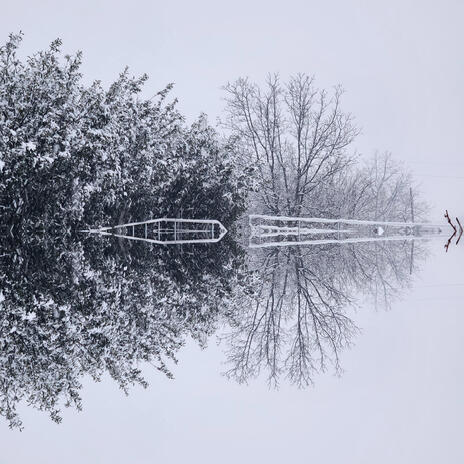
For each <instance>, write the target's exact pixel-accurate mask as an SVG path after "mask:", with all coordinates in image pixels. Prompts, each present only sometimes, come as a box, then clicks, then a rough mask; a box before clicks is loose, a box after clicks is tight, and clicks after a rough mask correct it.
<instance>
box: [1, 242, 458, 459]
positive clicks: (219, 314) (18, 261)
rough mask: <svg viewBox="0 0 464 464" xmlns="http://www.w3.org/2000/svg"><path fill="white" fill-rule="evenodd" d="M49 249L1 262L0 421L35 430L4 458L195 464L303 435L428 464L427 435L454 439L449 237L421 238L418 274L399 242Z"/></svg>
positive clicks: (258, 454) (266, 449) (334, 452)
mask: <svg viewBox="0 0 464 464" xmlns="http://www.w3.org/2000/svg"><path fill="white" fill-rule="evenodd" d="M43 245H44V246H43V247H42V248H40V247H37V248H35V249H34V250H22V253H18V254H16V258H11V257H9V258H6V257H4V258H3V263H4V266H3V268H2V272H3V281H2V282H3V286H2V300H3V301H2V305H3V308H4V312H3V313H2V327H3V331H2V346H3V356H2V366H1V368H2V408H3V409H2V413H3V415H4V416H6V422H7V423H8V421H9V422H10V423H11V424H12V425H13V426H19V425H22V426H24V431H23V432H22V433H19V432H10V437H11V438H10V440H9V444H8V446H7V451H6V459H7V460H6V462H24V461H25V460H26V456H28V453H29V452H30V450H29V447H28V448H27V449H24V447H21V446H20V443H24V440H25V439H26V440H27V442H28V443H29V446H30V447H31V448H36V447H39V449H40V453H39V456H38V460H36V462H48V461H47V459H48V456H49V452H50V450H53V453H56V454H57V457H58V456H60V458H62V459H66V460H67V461H71V462H82V460H94V459H96V457H97V458H98V456H100V459H102V460H103V459H105V460H109V461H112V462H125V461H127V460H131V459H133V460H135V462H153V460H155V461H156V460H158V459H162V460H163V461H165V460H169V459H174V458H172V456H174V457H175V460H176V461H180V460H184V459H190V458H191V457H192V456H194V461H193V462H197V460H199V459H200V456H202V455H203V453H205V446H206V443H208V446H207V449H208V450H209V452H210V453H211V456H217V457H219V456H221V460H223V461H225V462H237V461H239V460H240V459H241V456H243V454H244V453H247V454H248V456H249V458H250V459H256V460H260V459H262V457H263V456H264V458H265V459H275V458H276V456H278V457H279V459H282V460H283V459H289V458H292V457H293V458H296V457H298V456H301V455H302V454H301V453H302V450H301V444H302V443H304V442H305V441H307V440H309V438H308V437H311V440H310V442H311V447H310V449H308V450H307V456H308V459H309V458H317V459H324V457H327V456H329V457H330V460H332V459H333V460H336V459H338V458H340V456H341V453H342V450H343V448H344V447H346V446H350V447H354V452H353V453H351V455H352V456H356V449H359V450H361V449H362V450H364V451H363V455H365V453H366V450H365V448H366V447H368V448H369V447H372V448H374V447H375V448H376V449H385V453H384V457H383V459H384V461H382V460H380V462H388V447H387V444H388V443H390V442H391V441H394V442H395V443H396V445H395V446H403V447H404V449H405V453H409V454H408V456H410V458H411V460H412V461H418V459H420V458H421V454H420V453H421V451H420V447H419V443H420V442H421V440H422V436H423V434H424V433H425V431H424V428H427V433H430V427H432V430H433V433H434V434H438V435H439V436H442V437H443V436H445V435H446V436H449V434H454V435H455V434H457V433H458V430H459V420H460V419H459V418H460V417H461V416H462V414H461V413H462V408H461V407H460V406H458V404H459V402H458V401H457V398H458V396H457V395H458V387H459V385H462V374H463V371H462V368H461V363H460V360H459V359H458V353H459V352H460V350H461V349H462V337H460V334H459V333H458V331H459V325H460V322H462V315H461V311H460V310H459V308H460V304H459V301H460V299H461V297H462V295H463V293H462V292H463V282H462V277H461V275H460V273H459V266H460V264H459V262H460V258H461V257H462V252H461V253H460V252H459V249H457V248H456V249H452V250H450V253H448V254H447V255H445V254H444V253H443V251H442V246H443V244H442V243H441V241H440V239H438V241H437V240H435V241H432V242H431V243H428V242H427V243H424V242H420V243H416V244H415V249H414V262H413V264H412V266H413V267H412V268H411V244H410V242H405V241H404V242H403V241H401V242H391V243H389V242H383V243H374V244H372V243H367V244H356V245H330V246H316V247H287V248H279V247H274V248H269V249H254V250H250V249H247V248H246V247H245V246H243V245H242V244H240V242H239V243H237V242H235V241H234V240H232V238H231V237H229V238H227V239H224V241H223V242H221V243H219V244H216V245H200V246H198V245H197V246H193V245H191V246H185V245H184V246H182V247H176V248H171V249H166V248H164V249H160V248H156V247H152V246H150V245H146V244H134V245H132V246H127V245H124V247H126V248H125V249H124V250H122V249H121V243H120V242H119V244H118V243H116V241H115V239H112V238H99V237H91V238H88V239H86V240H85V241H84V242H76V243H74V244H73V246H72V247H68V248H67V249H66V250H63V249H60V248H59V247H58V246H56V244H53V246H49V247H47V246H48V244H47V242H45V241H44V242H43ZM428 250H430V251H428ZM451 251H452V252H451ZM427 256H428V259H427V260H426V259H425V258H426V257H427ZM220 263H221V264H220ZM222 263H225V264H222ZM420 268H421V270H420ZM411 270H412V273H411ZM5 309H6V310H5ZM443 359H446V363H444V362H443V361H442V360H443ZM96 381H98V382H96ZM140 385H142V386H147V385H148V386H147V388H146V389H144V388H141V386H140ZM121 388H122V390H123V391H126V392H127V393H129V396H128V397H126V396H125V395H124V393H123V391H121ZM66 402H67V403H69V405H70V406H71V408H69V409H67V408H66V407H63V406H64V405H65V404H66ZM26 404H29V406H26ZM76 408H77V409H80V408H82V412H77V411H76ZM37 409H42V410H43V411H42V412H37ZM48 415H51V417H52V419H54V420H55V421H60V420H61V418H63V421H62V422H61V424H60V425H58V426H57V425H56V424H55V423H54V422H53V421H51V420H50V419H49V418H48V417H47V416H48ZM393 424H394V426H393ZM4 426H6V424H4ZM102 430H104V434H103V433H101V431H102ZM374 431H375V434H374ZM379 431H381V432H382V433H381V434H379ZM70 433H71V434H76V437H79V438H78V439H77V440H78V441H79V442H80V443H81V445H79V452H78V453H76V455H75V456H73V457H70V456H69V455H67V453H68V448H67V446H64V445H63V446H61V445H60V442H61V439H60V436H65V435H67V434H70ZM177 433H179V434H181V435H182V436H183V437H184V438H183V446H182V447H179V446H177V445H176V441H175V436H176V434H177ZM405 434H406V435H407V442H405V440H406V438H405ZM26 437H28V438H26ZM100 440H102V441H101V442H100ZM108 440H109V441H108ZM334 440H335V441H336V443H337V446H336V447H335V446H334ZM375 440H377V443H374V441H375ZM97 442H98V445H97ZM110 442H111V443H112V445H111V447H109V446H108V444H109V443H110ZM118 443H119V444H118ZM122 443H124V446H123V445H122ZM128 444H130V446H127V445H128ZM292 444H293V446H292ZM411 444H417V446H418V448H417V449H416V448H412V447H411ZM95 450H99V451H97V454H95ZM98 453H101V455H99V454H98ZM450 453H451V451H450ZM453 453H454V454H453V456H456V454H455V450H454V451H453ZM65 455H66V457H65ZM445 455H446V451H445ZM36 458H37V456H36ZM441 458H443V456H441ZM73 459H74V460H73ZM437 459H439V456H437ZM272 462H274V461H272ZM350 462H355V461H350ZM451 462H455V461H451Z"/></svg>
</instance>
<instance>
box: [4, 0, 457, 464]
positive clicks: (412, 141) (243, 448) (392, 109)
mask: <svg viewBox="0 0 464 464" xmlns="http://www.w3.org/2000/svg"><path fill="white" fill-rule="evenodd" d="M0 1H1V8H0V40H1V41H2V42H4V41H5V40H6V38H7V35H8V33H9V32H15V31H18V30H22V31H23V32H24V33H25V40H24V43H23V50H24V53H25V54H31V53H33V52H34V51H36V50H39V49H42V48H44V47H46V46H47V45H48V44H49V43H50V42H51V41H52V40H53V39H55V38H56V37H60V38H62V39H63V42H64V44H63V50H64V51H65V52H67V53H72V52H74V51H75V50H78V49H80V50H82V51H83V52H84V66H83V72H84V75H85V77H86V79H89V80H93V79H101V80H102V81H103V82H104V83H109V82H111V81H112V80H113V79H114V78H115V77H116V76H117V75H118V73H119V72H120V71H121V70H122V69H123V68H124V66H125V65H129V67H130V68H131V70H132V71H133V73H134V74H141V73H143V72H147V73H148V74H149V75H150V80H149V82H148V86H147V90H146V92H147V94H153V93H155V92H156V91H157V90H159V89H160V88H161V87H162V86H164V85H165V84H166V83H168V82H175V84H176V87H175V95H176V96H178V97H179V99H180V108H181V110H182V111H183V112H184V113H185V114H186V115H187V116H188V118H189V119H190V120H191V119H193V118H194V117H195V116H196V115H198V114H199V113H200V112H202V111H203V112H206V113H207V114H208V115H210V121H211V122H213V123H214V121H215V118H216V117H217V116H220V113H221V110H222V107H223V102H222V101H221V98H222V92H221V89H220V87H221V86H222V85H224V84H225V83H226V82H227V81H228V80H233V79H235V78H236V77H238V76H249V77H250V78H252V79H255V80H262V79H263V78H264V76H265V74H266V73H267V72H280V73H281V75H282V77H284V78H285V77H286V76H288V75H290V74H293V73H296V72H299V71H301V72H307V73H309V74H315V75H316V78H317V83H318V84H319V85H320V86H321V87H330V86H332V85H334V84H337V83H340V84H342V85H343V86H344V88H345V89H346V90H347V94H346V97H345V109H346V110H349V111H350V112H352V113H353V114H354V115H355V116H356V118H357V120H358V123H359V124H360V125H361V126H362V128H363V134H362V135H361V136H360V137H359V139H358V141H357V142H356V146H355V148H356V149H357V150H358V151H360V152H361V153H363V154H366V155H369V154H372V153H374V151H375V150H379V151H384V150H388V151H391V152H392V153H393V155H394V156H395V157H397V158H399V159H402V160H404V162H405V163H406V165H408V166H409V167H410V168H412V169H413V170H414V171H415V172H416V174H417V175H418V176H417V179H418V180H419V181H420V182H421V183H422V189H423V192H424V195H425V197H426V198H427V199H428V200H429V201H430V202H432V203H433V204H434V210H433V214H434V216H435V218H440V216H441V215H442V214H443V210H444V209H445V208H447V209H449V211H450V213H451V214H452V215H460V216H464V206H463V201H462V192H463V187H464V172H463V171H464V170H463V161H462V159H463V157H462V155H463V153H462V144H461V139H462V126H463V121H464V117H463V116H464V92H463V90H462V83H463V82H464V61H463V53H462V44H463V42H464V40H463V39H464V32H463V27H462V24H463V20H464V2H462V1H458V0H456V1H451V0H442V1H441V2H437V1H427V0H422V1H421V0H415V1H405V0H403V1H398V0H390V1H389V2H380V1H367V0H366V1H360V0H358V1H356V0H345V1H341V0H340V1H330V0H328V1H326V2H321V1H310V0H307V1H301V2H297V1H292V0H287V1H285V2H273V1H266V2H264V1H262V2H261V1H259V2H258V1H257V2H253V1H251V0H248V1H241V0H238V1H235V2H221V1H219V0H216V1H199V0H197V1H194V2H193V1H192V2H188V1H181V0H178V1H176V2H167V1H164V2H159V1H137V0H133V1H130V2H127V1H125V2H122V1H119V0H114V1H95V0H94V1H89V0H81V1H79V2H77V1H76V2H66V1H49V0H48V1H47V0H42V1H40V2H35V1H32V0H30V1H18V0H17V1H15V2H12V1H6V0H0ZM463 245H464V244H463ZM463 249H464V246H461V247H460V248H459V247H458V248H452V249H450V251H449V253H448V254H447V255H445V254H444V253H443V250H442V244H441V243H437V244H436V245H434V246H433V250H434V256H432V257H431V258H430V260H429V261H428V263H427V265H426V268H425V269H424V272H423V273H422V274H421V276H420V281H419V282H418V283H417V288H416V289H414V290H413V291H412V292H411V293H409V294H408V295H407V296H406V298H405V299H404V300H403V301H402V302H401V303H398V304H395V305H394V307H393V309H392V310H391V311H389V312H387V313H385V312H375V311H372V310H368V309H365V310H363V311H361V312H360V313H359V315H358V317H357V321H358V323H359V324H361V325H362V327H363V329H364V330H363V334H362V335H361V336H359V337H358V339H357V341H356V346H355V347H354V348H353V349H352V350H350V351H349V352H345V353H344V355H343V359H342V361H343V365H344V367H345V369H346V371H347V372H346V373H345V375H344V376H343V377H342V378H340V379H338V378H333V377H331V376H323V377H320V378H318V379H316V381H317V383H316V387H315V388H314V389H312V390H305V391H297V390H295V389H292V388H289V387H287V386H283V387H282V389H281V390H280V391H279V392H269V391H268V390H267V389H266V388H265V386H263V385H261V384H260V383H252V384H251V385H250V386H248V387H240V386H237V385H235V384H233V383H232V382H228V381H226V380H225V379H224V378H222V377H220V376H219V375H218V372H220V371H221V365H220V363H221V362H222V359H223V356H222V353H221V351H220V349H218V348H216V347H215V344H214V342H213V343H212V344H211V345H212V346H211V348H210V349H208V350H206V351H203V352H201V351H200V350H199V349H198V348H196V347H194V346H188V347H187V348H186V349H185V350H184V351H183V353H182V354H181V356H180V363H179V366H178V368H177V369H176V380H175V381H174V382H169V381H167V380H166V379H163V378H162V377H161V376H159V375H156V374H154V373H151V372H150V371H147V377H148V378H149V380H150V381H151V387H150V388H149V389H148V390H145V391H143V390H141V389H135V390H134V391H133V393H132V394H131V395H130V397H129V398H125V397H124V396H123V394H122V393H121V392H120V391H118V390H117V388H116V386H115V385H114V384H113V383H112V382H111V381H105V382H103V383H101V384H92V383H88V384H87V383H86V386H85V390H84V392H83V399H84V411H83V412H82V413H79V414H77V413H75V412H74V411H70V412H69V413H66V415H65V418H64V422H63V424H61V425H60V426H56V425H54V424H52V423H51V422H50V421H49V419H48V417H46V416H45V415H43V414H40V413H37V412H34V411H32V410H30V409H24V412H23V418H24V422H25V425H26V430H25V431H24V432H23V433H19V432H12V431H9V430H8V428H7V426H6V423H0V450H1V451H0V462H5V463H8V464H15V463H29V462H34V463H47V464H52V463H61V462H66V463H68V464H69V463H81V462H89V463H90V462H97V463H112V464H113V463H128V462H133V463H152V462H169V463H181V462H182V463H185V462H189V463H197V462H202V463H216V462H221V463H235V462H240V463H258V462H259V463H261V462H266V463H274V462H276V463H277V462H318V463H326V462H327V463H339V462H343V463H344V464H351V463H353V464H360V463H405V464H406V463H408V464H411V463H416V462H417V463H421V464H426V463H434V464H435V463H437V462H444V463H447V464H454V463H456V464H458V463H462V462H464V450H463V448H462V443H461V442H462V439H461V436H462V430H463V420H464V419H463V417H464V404H463V403H464V402H462V398H461V396H462V390H463V386H464V369H463V362H462V357H461V356H460V354H461V353H462V352H463V348H464V342H463V337H462V327H463V325H464V316H463V313H462V309H463V306H462V301H463V296H464V275H463V273H462V271H461V269H462V262H463V257H464V252H463Z"/></svg>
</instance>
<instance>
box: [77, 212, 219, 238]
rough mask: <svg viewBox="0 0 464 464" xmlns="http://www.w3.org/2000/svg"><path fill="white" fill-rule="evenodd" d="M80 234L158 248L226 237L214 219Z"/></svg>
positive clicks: (162, 222) (166, 220)
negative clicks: (114, 238) (135, 242)
mask: <svg viewBox="0 0 464 464" xmlns="http://www.w3.org/2000/svg"><path fill="white" fill-rule="evenodd" d="M82 232H88V233H90V234H99V235H106V236H112V237H119V238H127V239H129V240H138V241H141V242H147V243H156V244H158V245H181V244H187V243H217V242H219V241H220V240H221V239H222V238H223V237H224V235H226V233H227V229H226V228H225V227H224V226H223V225H222V224H221V223H220V222H219V221H217V220H215V219H181V218H160V219H150V220H148V221H141V222H129V223H127V224H119V225H116V226H107V227H100V228H97V229H87V230H83V231H82Z"/></svg>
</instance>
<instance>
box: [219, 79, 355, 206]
mask: <svg viewBox="0 0 464 464" xmlns="http://www.w3.org/2000/svg"><path fill="white" fill-rule="evenodd" d="M225 90H226V92H227V98H226V102H227V106H226V120H225V126H226V127H228V128H229V129H230V130H231V131H232V133H233V134H234V135H236V136H237V137H238V138H239V139H240V140H242V143H243V144H244V149H245V150H246V152H247V154H248V156H249V157H250V159H251V160H252V161H253V162H254V163H255V166H256V170H257V175H258V189H257V190H258V192H259V193H258V196H259V198H260V200H261V201H262V203H263V206H264V207H265V208H266V209H267V210H268V211H270V212H272V213H273V214H279V213H285V214H291V215H298V214H300V213H301V211H302V207H303V204H304V202H305V201H309V199H310V198H312V197H313V196H314V194H315V191H316V189H317V187H318V186H319V185H321V184H323V183H324V182H325V181H326V180H328V179H330V178H332V177H333V176H334V175H335V174H336V173H338V172H340V171H342V170H343V169H344V168H345V167H346V166H347V165H348V164H349V163H350V161H351V157H350V156H349V155H348V153H347V150H348V146H349V145H350V144H351V142H352V141H353V140H354V138H355V137H356V135H357V134H358V132H359V131H358V129H357V128H356V126H355V125H354V122H353V117H352V116H351V114H349V113H344V112H343V111H342V109H341V96H342V94H343V91H342V89H341V88H340V87H335V89H334V91H333V93H332V94H331V95H330V94H329V93H328V92H327V91H326V90H320V89H317V88H316V87H315V84H314V78H313V77H309V76H307V75H305V74H298V75H296V76H294V77H292V78H291V79H290V80H289V82H288V83H286V84H281V82H280V80H279V77H278V76H277V75H269V76H268V78H267V80H266V85H265V88H264V89H261V88H260V87H259V86H258V85H257V84H254V83H252V82H250V81H249V80H248V79H244V78H240V79H238V80H237V81H235V82H234V83H229V84H228V85H227V86H225Z"/></svg>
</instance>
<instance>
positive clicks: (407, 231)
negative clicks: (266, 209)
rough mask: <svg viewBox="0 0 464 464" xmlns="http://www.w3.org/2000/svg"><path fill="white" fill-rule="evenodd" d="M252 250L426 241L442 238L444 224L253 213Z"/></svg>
mask: <svg viewBox="0 0 464 464" xmlns="http://www.w3.org/2000/svg"><path fill="white" fill-rule="evenodd" d="M249 226H250V240H249V246H250V247H251V248H263V247H274V246H277V247H282V246H301V245H326V244H337V243H339V244H341V243H363V242H376V241H400V240H407V241H409V240H418V239H420V240H425V239H430V238H432V237H441V236H442V227H443V225H436V224H430V223H416V222H395V221H370V220H360V219H327V218H304V217H291V216H271V215H263V214H251V215H250V216H249Z"/></svg>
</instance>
